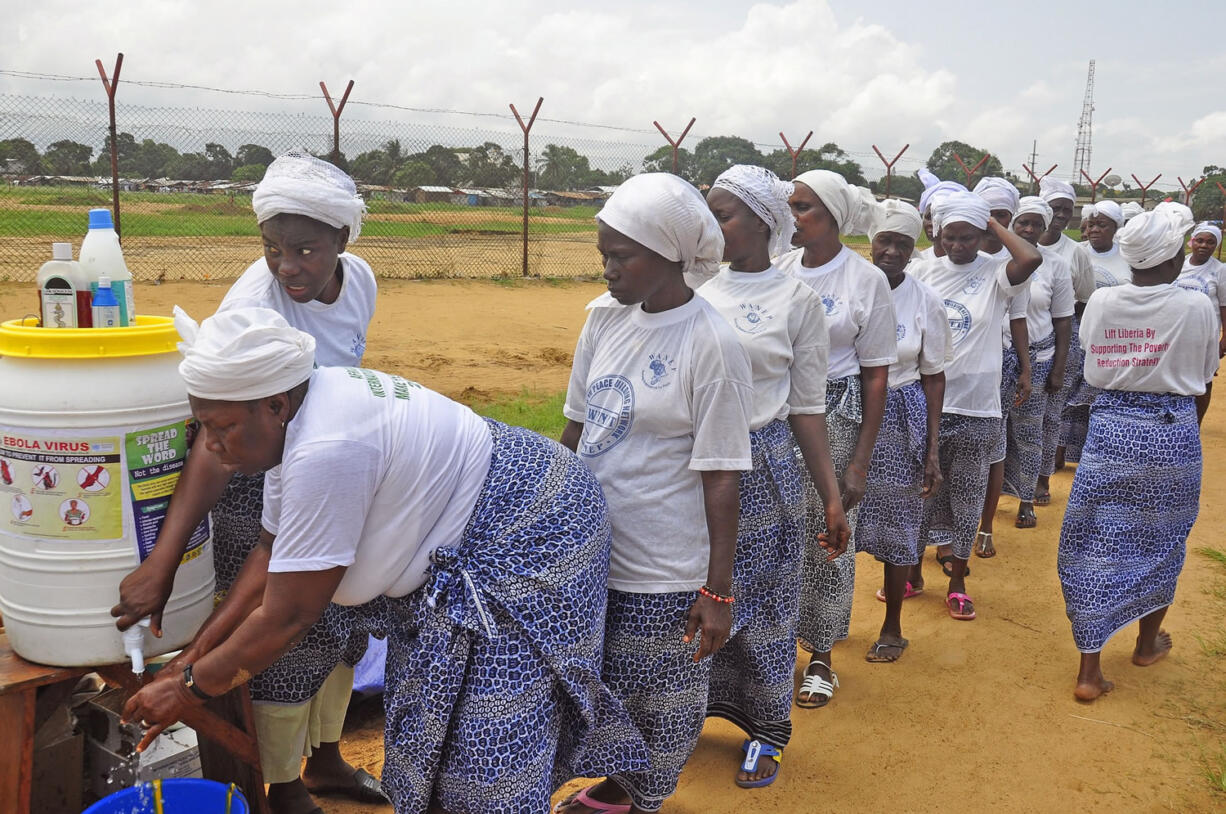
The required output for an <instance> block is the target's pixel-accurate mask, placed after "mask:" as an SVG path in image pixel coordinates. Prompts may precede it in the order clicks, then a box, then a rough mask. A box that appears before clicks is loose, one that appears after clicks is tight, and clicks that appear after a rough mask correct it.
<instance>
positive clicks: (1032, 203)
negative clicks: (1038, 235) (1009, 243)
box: [1013, 195, 1055, 229]
mask: <svg viewBox="0 0 1226 814" xmlns="http://www.w3.org/2000/svg"><path fill="white" fill-rule="evenodd" d="M1054 214H1055V213H1053V212H1052V211H1051V204H1049V203H1048V202H1047V201H1045V200H1043V199H1042V198H1040V197H1039V196H1038V195H1027V196H1026V197H1024V198H1021V199H1019V200H1018V202H1017V214H1015V215H1014V216H1013V222H1014V223H1017V219H1018V218H1020V217H1021V216H1022V215H1040V216H1042V218H1043V228H1044V229H1046V228H1047V227H1048V226H1051V219H1052V217H1053V215H1054Z"/></svg>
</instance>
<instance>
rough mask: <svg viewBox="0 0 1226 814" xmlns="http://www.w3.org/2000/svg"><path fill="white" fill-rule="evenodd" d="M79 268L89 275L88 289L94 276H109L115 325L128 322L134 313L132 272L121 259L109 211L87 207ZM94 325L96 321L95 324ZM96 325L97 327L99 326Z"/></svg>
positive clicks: (94, 286) (94, 283)
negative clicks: (115, 310)
mask: <svg viewBox="0 0 1226 814" xmlns="http://www.w3.org/2000/svg"><path fill="white" fill-rule="evenodd" d="M81 267H82V268H83V269H85V273H86V274H87V275H89V281H90V288H91V289H93V290H95V291H96V290H97V288H98V278H99V277H100V276H102V275H103V274H105V275H106V276H108V277H110V278H111V288H112V289H114V293H115V299H116V300H118V302H119V322H118V323H116V324H117V325H121V326H122V325H131V324H132V322H133V320H134V319H135V316H136V304H135V302H134V301H133V298H132V273H131V272H130V271H128V265H127V263H125V262H124V259H123V249H122V248H121V247H120V245H119V235H118V234H116V232H115V224H114V222H113V221H112V220H111V210H109V209H91V210H89V231H88V232H86V233H85V239H84V240H82V241H81ZM95 324H96V323H95ZM99 327H100V326H99Z"/></svg>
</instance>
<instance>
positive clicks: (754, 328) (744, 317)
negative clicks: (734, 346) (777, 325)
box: [732, 302, 775, 334]
mask: <svg viewBox="0 0 1226 814" xmlns="http://www.w3.org/2000/svg"><path fill="white" fill-rule="evenodd" d="M740 308H741V315H740V316H738V317H737V318H736V319H734V320H733V321H732V324H733V325H735V326H736V329H737V330H738V331H740V332H741V333H746V334H760V333H762V332H763V331H765V330H766V323H768V322H770V321H771V320H772V319H774V318H775V317H774V316H773V315H772V314H770V313H769V312H768V311H767V310H766V309H765V308H763V307H762V306H761V305H754V304H752V303H748V302H743V303H741V305H740Z"/></svg>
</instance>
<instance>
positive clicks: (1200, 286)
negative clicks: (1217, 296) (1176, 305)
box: [1096, 279, 1209, 297]
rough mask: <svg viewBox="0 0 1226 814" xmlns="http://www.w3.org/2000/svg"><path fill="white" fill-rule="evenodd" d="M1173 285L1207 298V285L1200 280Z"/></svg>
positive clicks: (1179, 281)
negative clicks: (1196, 292) (1197, 292)
mask: <svg viewBox="0 0 1226 814" xmlns="http://www.w3.org/2000/svg"><path fill="white" fill-rule="evenodd" d="M1175 285H1177V286H1179V287H1180V288H1184V289H1187V290H1188V291H1199V292H1200V293H1201V294H1204V295H1205V296H1206V297H1208V296H1209V284H1208V283H1205V282H1202V281H1201V280H1197V279H1190V280H1176V281H1175ZM1096 287H1097V286H1096Z"/></svg>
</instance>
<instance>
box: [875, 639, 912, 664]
mask: <svg viewBox="0 0 1226 814" xmlns="http://www.w3.org/2000/svg"><path fill="white" fill-rule="evenodd" d="M909 644H911V642H909V641H907V640H906V639H903V640H902V644H894V643H893V642H883V641H881V640H880V639H878V640H877V641H875V642H873V646H872V647H870V648H869V649H868V652H867V653H865V654H864V660H865V661H867V662H868V663H869V664H893V663H894V662H896V661H898V660H899V659H900V658H902V654H903V651H905V650H906V649H907V645H909ZM887 647H896V648H898V655H897V656H895V657H894V658H892V659H891V658H887V657H885V656H883V655H881V651H882V650H884V649H885V648H887Z"/></svg>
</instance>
